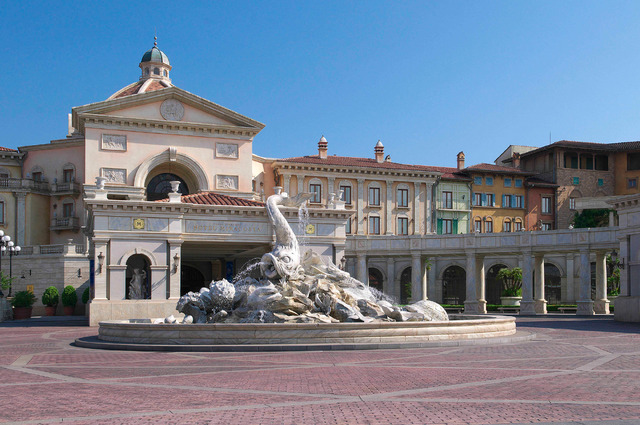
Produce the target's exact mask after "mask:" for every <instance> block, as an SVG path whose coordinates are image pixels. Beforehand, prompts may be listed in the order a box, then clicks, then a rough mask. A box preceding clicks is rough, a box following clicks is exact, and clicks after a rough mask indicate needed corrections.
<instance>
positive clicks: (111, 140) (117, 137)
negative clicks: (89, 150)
mask: <svg viewBox="0 0 640 425" xmlns="http://www.w3.org/2000/svg"><path fill="white" fill-rule="evenodd" d="M100 148H101V149H102V150H104V151H126V150H127V136H125V135H122V134H103V135H102V144H101V145H100Z"/></svg>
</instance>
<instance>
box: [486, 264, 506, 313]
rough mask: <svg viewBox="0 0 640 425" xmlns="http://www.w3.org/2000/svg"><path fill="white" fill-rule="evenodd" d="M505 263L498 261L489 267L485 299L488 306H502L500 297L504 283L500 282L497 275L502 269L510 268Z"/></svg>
mask: <svg viewBox="0 0 640 425" xmlns="http://www.w3.org/2000/svg"><path fill="white" fill-rule="evenodd" d="M504 263H505V262H504V261H503V262H501V261H497V262H496V263H495V264H493V265H492V266H490V267H487V269H486V270H487V271H486V274H485V299H486V300H487V304H500V296H501V295H502V281H500V280H498V278H497V274H498V271H500V269H504V268H509V265H508V264H504Z"/></svg>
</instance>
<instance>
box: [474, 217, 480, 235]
mask: <svg viewBox="0 0 640 425" xmlns="http://www.w3.org/2000/svg"><path fill="white" fill-rule="evenodd" d="M473 232H474V233H482V219H481V218H480V217H476V218H474V219H473Z"/></svg>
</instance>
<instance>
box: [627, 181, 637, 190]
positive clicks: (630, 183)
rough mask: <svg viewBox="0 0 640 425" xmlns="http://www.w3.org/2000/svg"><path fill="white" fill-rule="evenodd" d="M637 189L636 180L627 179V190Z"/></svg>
mask: <svg viewBox="0 0 640 425" xmlns="http://www.w3.org/2000/svg"><path fill="white" fill-rule="evenodd" d="M636 187H638V179H627V188H628V189H635V188H636Z"/></svg>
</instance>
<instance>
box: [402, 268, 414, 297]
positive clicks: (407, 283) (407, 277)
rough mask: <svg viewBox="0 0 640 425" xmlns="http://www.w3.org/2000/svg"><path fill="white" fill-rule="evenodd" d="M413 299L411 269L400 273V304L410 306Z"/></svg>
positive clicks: (405, 269)
mask: <svg viewBox="0 0 640 425" xmlns="http://www.w3.org/2000/svg"><path fill="white" fill-rule="evenodd" d="M410 298H411V267H405V268H404V269H403V270H402V272H401V273H400V304H408V303H409V299H410Z"/></svg>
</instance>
